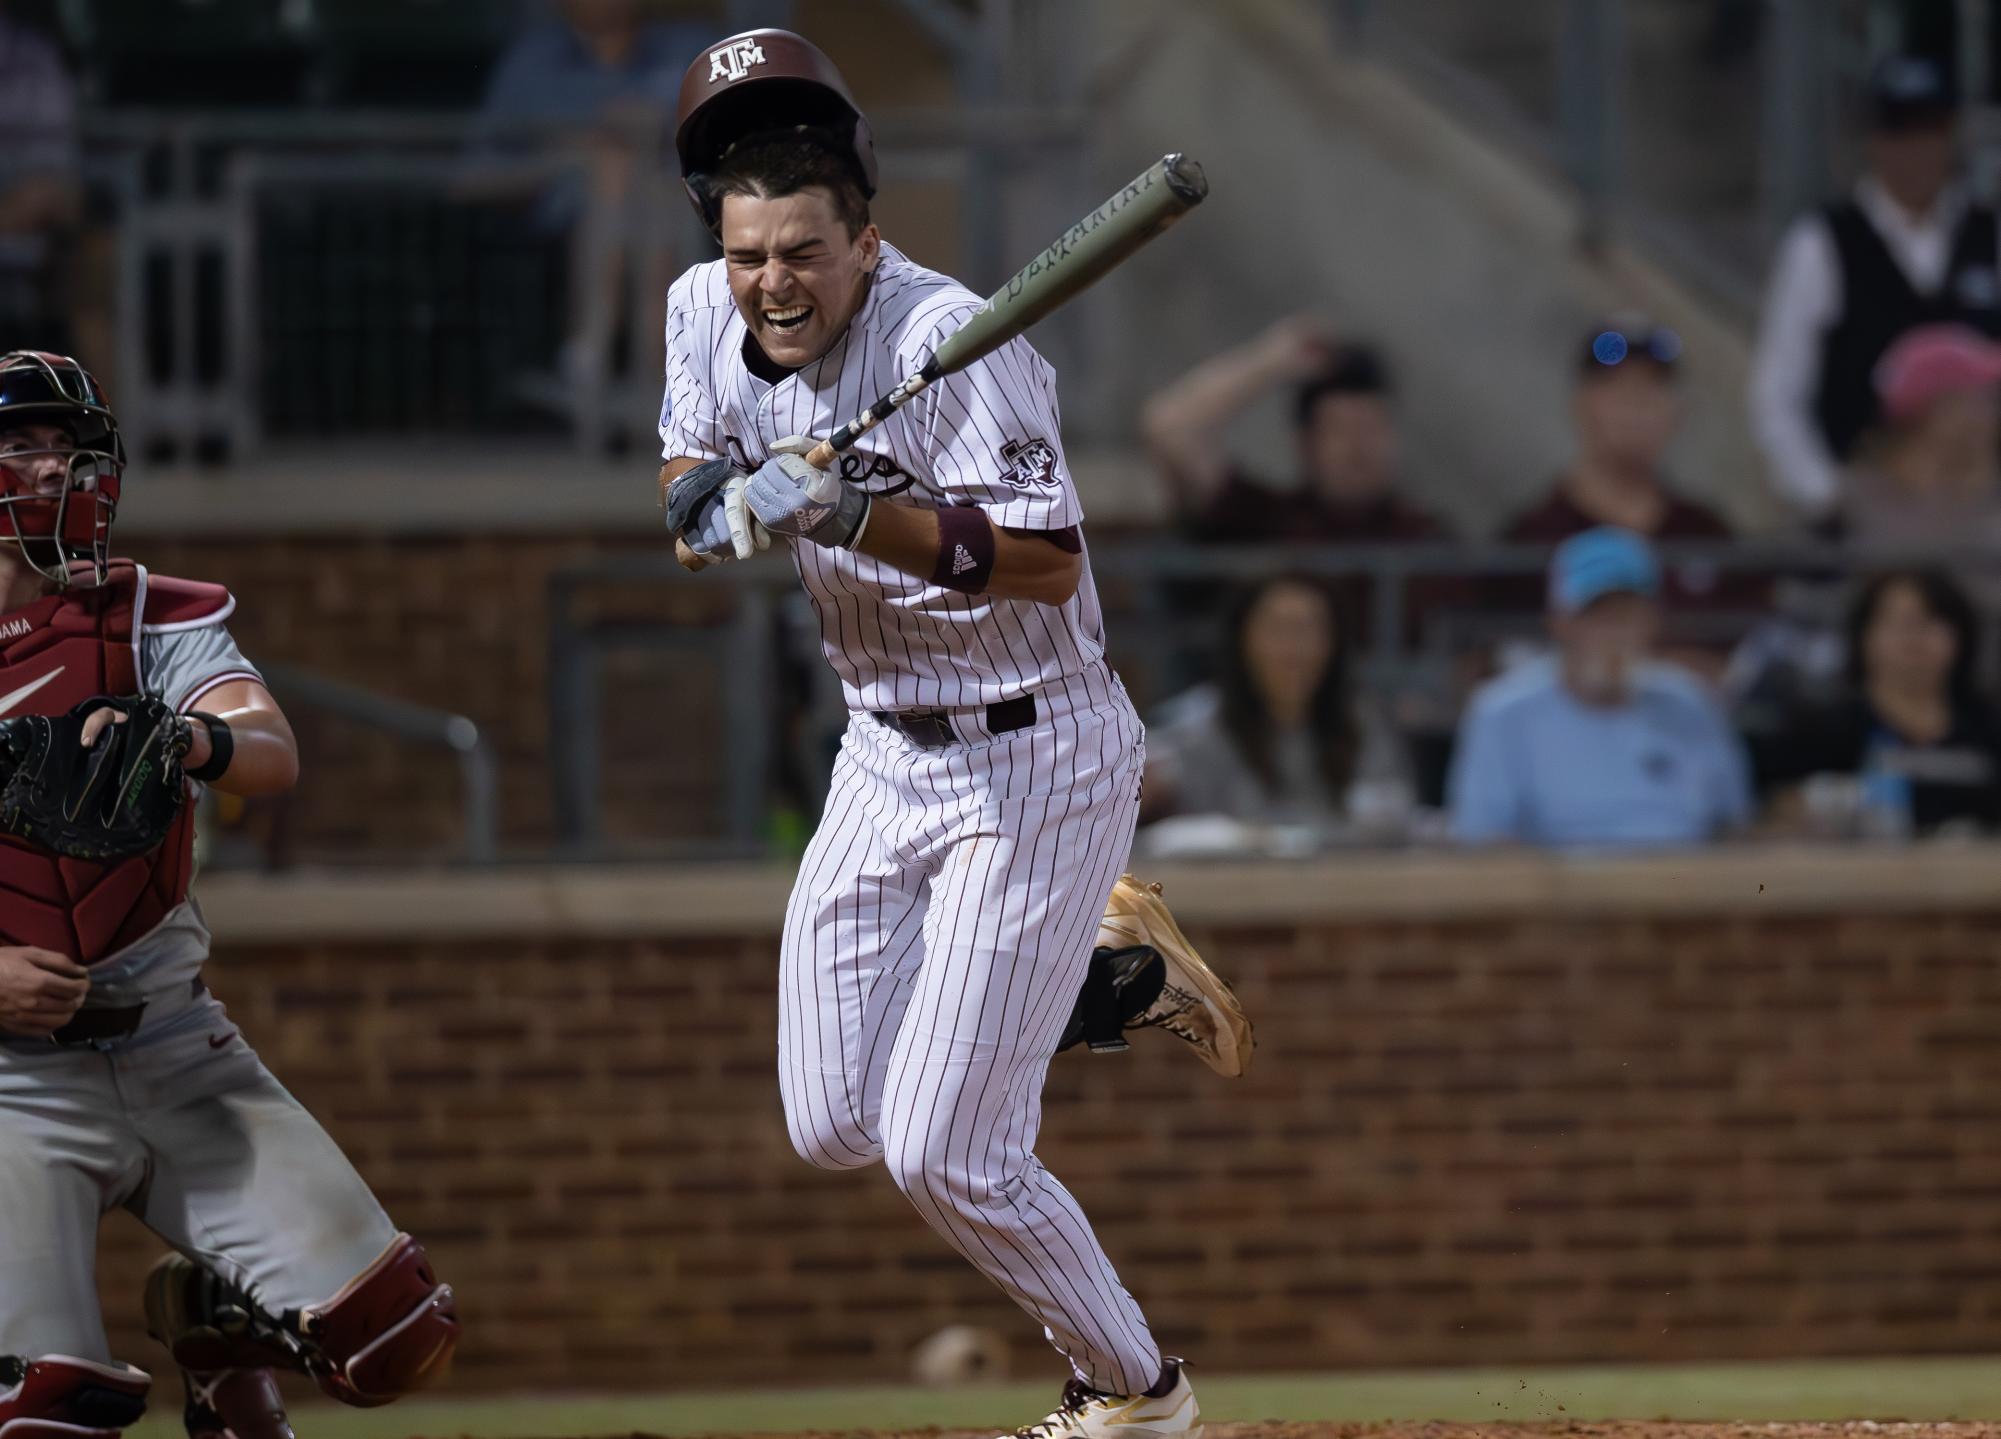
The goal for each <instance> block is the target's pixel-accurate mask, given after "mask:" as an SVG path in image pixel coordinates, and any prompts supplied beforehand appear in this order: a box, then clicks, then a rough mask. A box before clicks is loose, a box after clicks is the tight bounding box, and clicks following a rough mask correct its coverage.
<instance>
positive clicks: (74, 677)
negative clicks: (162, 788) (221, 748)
mask: <svg viewBox="0 0 2001 1439" xmlns="http://www.w3.org/2000/svg"><path fill="white" fill-rule="evenodd" d="M144 586H145V578H144V573H143V572H142V571H141V570H140V569H139V568H138V566H136V565H134V564H132V563H131V562H130V561H127V560H117V561H114V562H113V563H112V566H111V572H110V574H109V575H108V576H107V577H106V579H105V582H104V583H103V584H102V585H97V586H93V587H89V588H84V589H73V590H66V591H64V592H63V593H61V594H55V595H46V596H44V597H43V598H41V599H39V600H36V601H35V602H34V603H33V604H31V605H25V606H23V607H22V608H20V609H18V610H9V611H7V612H6V613H5V614H0V719H6V718H8V717H10V716H12V715H24V714H43V715H59V714H64V713H67V712H68V710H69V709H70V708H71V707H72V706H74V705H77V704H80V703H81V702H82V701H84V700H87V699H89V698H91V696H93V695H129V694H134V693H136V692H137V691H138V688H139V659H138V631H139V610H140V607H141V605H142V604H143V595H144ZM194 845H195V828H194V806H193V805H191V804H190V805H184V806H182V808H181V813H180V818H179V819H177V820H175V821H174V827H173V829H172V830H171V831H169V832H168V835H167V839H166V842H165V843H163V844H162V845H161V846H160V847H159V848H158V849H156V850H154V851H153V852H152V853H150V854H142V855H134V856H132V857H130V858H128V859H121V860H114V861H111V862H109V863H104V864H99V863H94V862H92V861H90V860H82V859H66V858H62V857H60V856H57V855H53V854H50V853H49V852H48V851H46V850H43V849H39V848H37V847H36V846H34V845H32V844H30V843H29V842H28V841H27V840H24V839H21V838H19V837H18V836H15V835H11V834H6V833H0V944H32V945H38V946H40V947H41V948H43V949H51V950H54V951H55V952H56V953H57V954H66V955H69V956H70V957H71V958H72V959H75V960H76V961H77V962H78V963H79V964H86V965H88V964H94V963H96V962H97V961H98V960H100V959H103V958H104V957H105V956H106V955H108V954H112V953H114V952H116V951H117V950H120V949H123V948H124V947H125V946H126V945H128V944H130V943H132V941H133V940H135V939H138V938H139V937H140V936H141V935H143V934H145V933H146V932H147V931H148V930H150V929H152V928H153V926H154V925H156V924H158V923H159V922H160V921H161V920H162V919H164V918H166V916H167V914H168V912H169V911H170V910H172V909H173V908H174V906H175V905H177V904H179V903H180V902H181V901H182V900H184V899H186V898H187V895H188V883H189V881H190V880H191V879H192V878H193V875H194Z"/></svg>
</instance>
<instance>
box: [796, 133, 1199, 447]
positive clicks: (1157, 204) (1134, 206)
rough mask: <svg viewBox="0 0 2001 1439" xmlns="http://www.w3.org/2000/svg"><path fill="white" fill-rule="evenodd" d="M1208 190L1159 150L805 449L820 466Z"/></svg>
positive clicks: (1190, 169) (1188, 167)
mask: <svg viewBox="0 0 2001 1439" xmlns="http://www.w3.org/2000/svg"><path fill="white" fill-rule="evenodd" d="M1208 194H1209V181H1208V179H1207V177H1205V176H1204V175H1203V173H1202V167H1201V166H1200V165H1198V164H1196V163H1195V161H1193V160H1191V159H1189V158H1188V157H1187V156H1186V155H1183V154H1181V153H1180V152H1178V151H1177V152H1175V153H1174V154H1170V155H1163V156H1162V157H1161V158H1160V159H1159V160H1157V161H1155V162H1154V163H1153V164H1151V165H1149V166H1148V167H1147V168H1146V169H1145V170H1144V171H1142V172H1141V173H1140V174H1139V176H1138V177H1137V178H1135V179H1134V180H1133V181H1132V182H1131V183H1129V184H1127V185H1125V186H1123V187H1122V188H1121V189H1120V190H1119V192H1118V193H1117V194H1116V195H1113V196H1112V197H1111V198H1110V199H1109V200H1107V201H1105V203H1104V204H1102V205H1100V206H1098V208H1097V209H1095V210H1093V211H1092V212H1091V213H1090V214H1088V215H1086V216H1085V217H1084V218H1083V219H1081V220H1079V221H1078V222H1077V223H1076V224H1074V225H1072V226H1071V227H1070V228H1069V229H1067V230H1065V231H1064V232H1063V234H1062V235H1061V236H1060V237H1058V239H1057V240H1056V242H1055V243H1054V244H1052V245H1051V246H1050V247H1049V248H1048V249H1046V250H1044V251H1043V252H1042V253H1041V254H1039V255H1037V256H1036V257H1035V258H1034V259H1033V260H1030V261H1029V262H1028V263H1027V264H1026V265H1024V266H1022V267H1021V269H1020V270H1019V271H1018V272H1016V274H1015V276H1014V278H1013V279H1011V280H1009V281H1008V282H1007V283H1006V284H1005V285H1002V286H1001V287H1000V288H999V289H998V290H996V291H994V292H993V294H991V295H989V296H988V297H987V302H986V303H985V304H984V305H981V306H980V308H979V309H977V310H975V311H973V317H972V318H971V319H970V320H968V321H966V323H965V324H963V325H961V326H960V327H959V328H958V329H956V330H954V331H953V332H952V333H951V334H950V335H949V336H947V337H946V339H945V342H944V343H943V344H942V345H940V346H939V347H938V349H937V351H936V352H935V353H934V354H933V355H932V356H931V358H930V360H929V361H928V362H926V364H925V366H924V368H923V369H921V370H919V371H918V372H917V373H916V374H914V375H911V376H910V377H909V378H908V379H906V380H904V382H903V383H902V384H900V385H898V386H897V387H896V388H895V389H893V390H891V391H890V392H889V393H888V394H886V395H884V396H883V397H882V398H881V399H879V400H877V401H876V402H875V403H874V404H873V405H870V406H869V407H868V408H867V409H866V410H863V411H862V412H861V413H860V414H859V415H857V416H855V418H854V419H852V420H850V421H848V423H847V424H845V425H843V426H841V428H840V429H838V430H836V431H834V433H833V434H831V435H829V436H828V437H827V438H826V439H824V440H822V441H820V443H819V444H817V445H815V446H814V447H813V448H812V449H811V450H810V451H808V452H807V455H806V460H807V463H809V464H811V465H812V466H813V467H814V468H815V469H821V470H824V469H826V468H827V466H829V465H831V464H833V463H834V459H835V457H836V456H838V455H839V454H840V453H841V452H842V451H843V450H846V449H848V448H849V447H850V446H852V445H853V444H854V442H855V441H856V440H859V439H860V438H861V437H862V436H863V435H865V434H867V433H868V432H869V431H870V430H872V429H874V428H875V427H876V426H877V425H879V424H881V423H882V422H883V421H884V420H886V419H888V418H889V417H890V416H891V415H893V414H895V413H896V412H897V411H898V410H899V409H901V408H902V407H903V406H905V405H907V404H909V403H910V401H911V400H913V399H915V398H916V397H917V396H918V395H921V394H922V393H924V391H925V389H926V388H927V387H929V386H930V385H931V384H932V382H933V381H936V380H939V379H942V378H943V377H944V376H946V375H950V374H955V373H956V372H958V371H960V370H963V369H965V368H966V366H968V365H970V364H972V363H973V361H975V360H977V359H980V358H982V357H983V356H986V355H990V354H992V353H993V352H994V351H995V350H998V349H999V348H1000V347H1001V346H1002V345H1005V344H1006V343H1007V342H1008V341H1009V340H1012V339H1013V338H1014V337H1015V336H1017V335H1019V334H1021V333H1023V332H1024V331H1026V330H1027V329H1028V327H1029V326H1030V325H1033V324H1034V323H1035V322H1036V321H1037V320H1040V319H1041V318H1042V317H1043V316H1044V315H1047V314H1048V313H1049V312H1050V311H1052V310H1054V309H1056V308H1057V307H1058V306H1059V305H1062V304H1064V303H1066V302H1067V301H1069V300H1071V299H1072V298H1074V297H1075V296H1077V295H1080V294H1082V293H1083V292H1084V291H1085V290H1087V289H1089V288H1090V287H1091V285H1092V284H1094V283H1095V282H1096V281H1098V280H1100V279H1102V278H1104V276H1106V275H1108V274H1110V273H1111V271H1112V270H1113V269H1115V268H1117V266H1118V265H1119V264H1120V263H1121V262H1122V261H1124V260H1125V258H1126V257H1127V256H1128V255H1130V254H1132V253H1133V251H1135V250H1137V249H1138V248H1139V247H1140V246H1142V245H1144V244H1145V243H1146V242H1147V241H1149V240H1151V239H1152V238H1153V237H1154V236H1156V235H1158V234H1159V233H1160V232H1161V231H1163V230H1165V229H1166V228H1167V227H1168V226H1170V225H1172V224H1173V223H1174V222H1175V221H1176V220H1178V219H1180V218H1181V217H1182V216H1183V215H1185V214H1187V213H1188V212H1189V211H1190V210H1192V209H1194V208H1195V207H1196V206H1197V205H1199V204H1201V203H1202V201H1203V200H1204V199H1205V198H1206V197H1207V196H1208Z"/></svg>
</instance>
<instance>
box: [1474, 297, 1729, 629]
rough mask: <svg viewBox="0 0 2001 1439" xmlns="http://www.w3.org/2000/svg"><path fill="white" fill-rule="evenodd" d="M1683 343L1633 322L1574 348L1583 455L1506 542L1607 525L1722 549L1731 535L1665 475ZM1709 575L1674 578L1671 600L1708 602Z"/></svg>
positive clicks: (1546, 539)
mask: <svg viewBox="0 0 2001 1439" xmlns="http://www.w3.org/2000/svg"><path fill="white" fill-rule="evenodd" d="M1680 364H1681V338H1680V336H1678V335H1676V334H1675V333H1674V331H1672V330H1669V329H1664V328H1662V327H1661V326H1659V325H1655V324H1653V323H1652V322H1651V321H1648V320H1644V319H1640V318H1637V317H1627V318H1624V319H1614V320H1611V321H1608V322H1606V323H1604V324H1602V325H1598V326H1596V327H1594V328H1593V329H1592V331H1591V333H1590V334H1589V335H1588V336H1587V337H1586V338H1585V340H1584V343H1583V344H1582V345H1581V346H1580V347H1579V348H1578V353H1577V383H1576V387H1575V389H1574V390H1573V392H1572V395H1571V419H1572V422H1573V423H1574V424H1575V426H1576V429H1577V456H1576V458H1575V459H1574V460H1572V461H1571V463H1570V467H1569V468H1568V469H1567V470H1565V471H1564V472H1563V473H1562V474H1560V475H1558V476H1557V478H1556V483H1555V484H1554V485H1553V486H1551V488H1550V491H1549V494H1548V495H1547V496H1545V497H1544V499H1543V500H1542V502H1541V503H1540V504H1538V505H1536V506H1535V507H1534V508H1533V509H1529V510H1525V511H1523V512H1522V513H1521V514H1518V515H1516V516H1515V517H1514V519H1512V520H1510V521H1509V522H1508V524H1507V525H1506V527H1505V528H1503V530H1502V531H1501V538H1502V539H1503V540H1506V541H1509V542H1511V543H1515V544H1555V543H1557V542H1558V541H1560V540H1565V539H1568V538H1569V537H1570V536H1572V535H1575V534H1579V533H1581V532H1583V531H1585V530H1589V529H1592V528H1595V527H1597V526H1601V525H1614V526H1617V527H1618V528H1620V529H1626V530H1631V531H1633V532H1634V533H1635V534H1639V535H1645V536H1647V537H1648V538H1650V539H1659V540H1718V539H1728V538H1729V537H1730V526H1729V525H1728V524H1726V523H1725V522H1724V520H1723V517H1722V516H1721V515H1718V514H1717V513H1716V512H1715V511H1714V510H1712V509H1710V508H1709V507H1708V506H1706V505H1702V504H1699V503H1697V502H1696V501H1694V500H1690V499H1685V498H1683V497H1682V496H1681V495H1678V494H1676V493H1675V491H1674V489H1673V488H1672V487H1671V486H1670V485H1669V484H1668V483H1667V478H1666V476H1665V474H1664V473H1663V472H1662V468H1661V466H1662V463H1663V461H1664V460H1665V458H1666V455H1667V449H1668V445H1669V444H1670V443H1671V442H1672V441H1673V439H1674V436H1675V431H1676V430H1678V429H1679V428H1680V427H1681V416H1682V402H1681V392H1680V388H1679V385H1678V384H1677V374H1678V369H1679V366H1680ZM1713 580H1714V577H1713V575H1711V574H1710V573H1709V572H1708V571H1706V570H1705V571H1703V572H1701V573H1686V574H1684V573H1677V574H1675V575H1671V576H1669V578H1668V582H1667V593H1668V595H1669V597H1670V598H1672V599H1691V598H1699V597H1703V596H1707V595H1708V594H1709V593H1710V591H1711V590H1712V589H1713Z"/></svg>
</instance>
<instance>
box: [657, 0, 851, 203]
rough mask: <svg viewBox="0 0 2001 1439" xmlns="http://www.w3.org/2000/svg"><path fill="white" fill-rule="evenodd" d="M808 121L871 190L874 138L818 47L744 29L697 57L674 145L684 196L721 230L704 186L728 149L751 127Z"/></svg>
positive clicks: (686, 81) (685, 83)
mask: <svg viewBox="0 0 2001 1439" xmlns="http://www.w3.org/2000/svg"><path fill="white" fill-rule="evenodd" d="M788 125H802V126H803V125H810V126H813V127H815V128H817V129H824V130H826V131H828V132H830V133H832V134H833V135H834V136H835V137H836V138H837V139H839V140H841V141H842V142H846V143H851V144H852V146H853V149H854V159H855V178H856V179H857V180H859V181H860V182H861V187H862V193H863V194H864V195H867V196H869V197H871V198H873V197H874V195H875V188H876V170H875V137H874V136H873V135H872V134H871V133H870V132H869V127H868V119H867V117H866V116H864V115H863V114H862V112H861V107H860V106H858V105H856V104H855V97H854V96H852V95H850V94H849V93H848V82H847V81H845V80H843V79H842V78H841V72H840V71H839V70H836V69H835V68H834V62H833V61H831V60H829V59H828V58H827V57H826V56H825V55H824V54H822V53H821V51H820V48H819V47H818V46H817V45H814V44H813V43H812V42H811V41H809V40H806V39H804V38H803V37H801V36H798V35H794V34H793V33H792V32H791V31H790V30H746V31H744V32H743V33H742V34H741V35H732V36H730V37H729V39H727V40H724V41H722V42H720V43H719V44H716V45H713V46H711V47H710V48H709V49H707V50H705V51H703V52H702V53H701V55H699V56H697V57H696V59H695V63H694V64H692V65H690V66H689V67H688V73H687V74H686V75H685V76H683V77H682V79H681V102H680V105H679V106H678V107H677V109H676V112H675V120H674V148H675V150H676V151H677V152H678V153H679V154H680V157H681V179H682V183H684V184H685V185H687V187H688V198H689V199H690V200H692V201H694V202H695V209H696V211H697V212H698V213H699V214H700V215H701V217H702V223H703V224H705V225H707V226H708V227H709V233H711V234H714V235H718V236H719V235H720V232H721V229H722V203H721V201H720V200H718V199H715V198H713V197H711V196H710V194H709V192H708V187H707V185H706V184H705V183H704V181H705V180H706V178H707V176H708V174H709V172H710V171H712V170H713V169H714V168H715V166H716V162H717V161H719V160H720V159H722V157H723V156H724V155H725V154H727V153H728V152H729V148H730V146H732V145H734V144H735V143H736V142H737V141H738V140H741V139H742V138H743V137H744V136H745V135H748V134H750V133H751V132H752V131H761V130H771V129H777V128H781V127H784V126H788Z"/></svg>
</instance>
